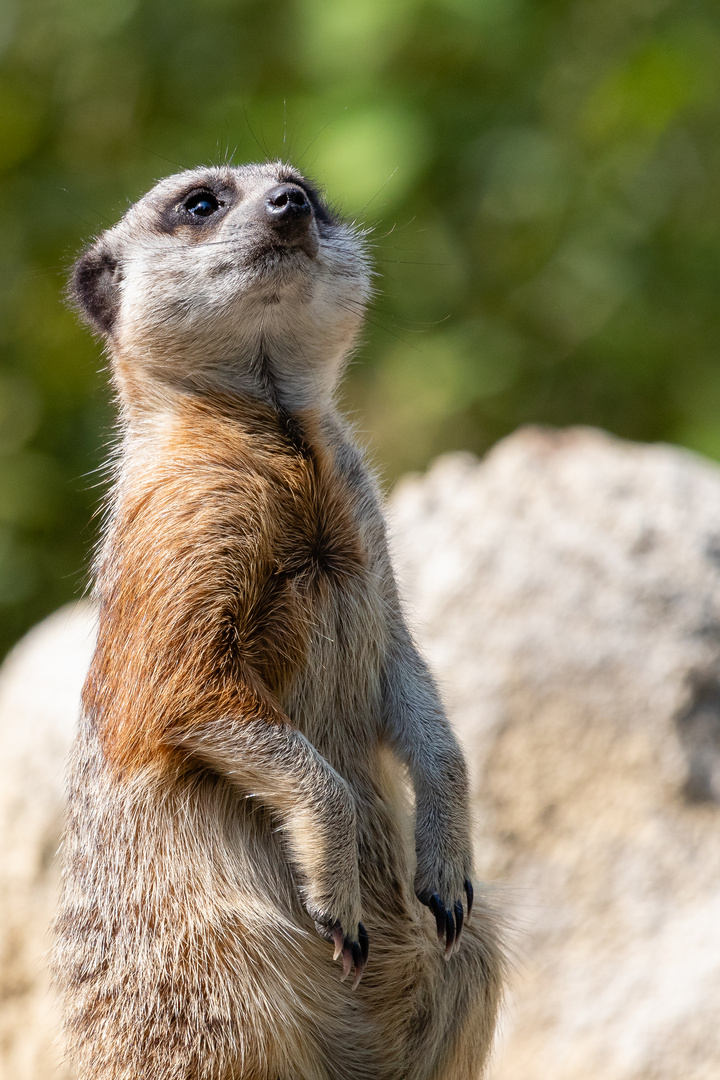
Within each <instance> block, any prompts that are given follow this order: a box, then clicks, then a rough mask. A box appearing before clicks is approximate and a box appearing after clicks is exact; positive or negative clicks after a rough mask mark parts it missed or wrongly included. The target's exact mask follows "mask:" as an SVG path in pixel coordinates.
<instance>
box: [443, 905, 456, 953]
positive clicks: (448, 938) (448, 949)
mask: <svg viewBox="0 0 720 1080" xmlns="http://www.w3.org/2000/svg"><path fill="white" fill-rule="evenodd" d="M454 943H455V920H454V919H453V917H452V913H451V912H450V911H446V912H445V958H446V959H447V957H449V956H450V954H451V953H452V951H453V944H454Z"/></svg>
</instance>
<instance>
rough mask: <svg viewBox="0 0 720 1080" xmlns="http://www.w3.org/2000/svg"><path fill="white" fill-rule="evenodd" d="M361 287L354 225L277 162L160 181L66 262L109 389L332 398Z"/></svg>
mask: <svg viewBox="0 0 720 1080" xmlns="http://www.w3.org/2000/svg"><path fill="white" fill-rule="evenodd" d="M369 292H370V276H369V268H368V262H367V258H366V255H365V251H364V248H363V244H362V239H361V235H360V233H359V232H358V231H357V230H355V229H354V228H353V227H351V226H349V225H347V224H344V223H343V222H341V221H340V220H339V219H338V218H337V217H336V216H335V215H334V214H333V213H332V212H331V211H330V210H329V209H328V207H327V206H326V204H325V203H324V202H323V200H322V199H321V197H320V195H319V194H318V192H317V191H316V189H315V188H314V187H313V186H312V185H311V184H310V183H308V181H307V180H306V179H305V178H304V177H303V176H301V175H300V173H298V172H296V171H295V170H294V169H292V168H290V167H289V166H287V165H284V164H282V163H279V162H275V163H272V164H264V165H246V166H243V167H241V168H231V167H219V168H207V169H196V170H193V171H190V172H183V173H178V174H177V175H175V176H170V177H168V178H167V179H165V180H161V181H160V183H158V184H157V185H156V186H155V187H154V188H153V189H152V190H151V191H150V192H149V193H148V194H147V195H145V196H144V197H143V198H142V199H140V200H139V201H138V202H137V203H136V204H135V205H134V206H132V207H131V208H130V210H129V211H128V212H127V213H126V215H125V216H124V217H123V218H122V220H121V221H120V222H119V223H118V224H117V225H116V226H115V227H114V228H112V229H110V230H109V231H108V232H106V233H104V234H103V235H102V236H100V237H99V239H98V240H97V242H96V243H95V244H94V245H93V246H92V247H90V248H89V249H88V250H87V251H86V252H85V253H84V254H83V255H82V256H81V257H80V258H79V259H78V261H77V262H76V264H75V267H74V270H73V274H72V279H71V283H70V295H71V297H72V299H73V301H74V302H75V304H76V306H77V307H78V308H79V309H80V311H81V312H82V314H83V315H84V317H85V318H86V320H87V321H88V322H89V323H90V324H91V326H92V327H93V328H94V329H95V330H96V331H98V332H99V333H100V334H102V335H103V337H104V338H105V340H106V343H107V346H108V349H109V352H110V356H111V360H112V364H113V368H114V372H115V376H116V378H117V381H118V383H119V386H120V391H121V394H124V395H125V396H128V395H131V394H132V392H133V388H137V387H140V386H142V385H143V383H147V382H151V383H153V384H154V385H155V386H156V388H157V389H159V390H162V388H163V385H164V386H165V387H167V386H182V385H188V386H208V385H211V386H212V385H215V386H217V387H219V388H223V389H237V390H240V391H246V392H251V393H254V394H257V395H259V396H262V395H263V387H267V381H268V378H269V379H270V380H271V381H272V383H273V391H274V392H275V393H276V394H277V395H278V396H279V397H280V398H281V399H282V400H283V401H284V402H285V403H286V404H287V405H290V406H299V405H310V404H318V403H319V399H320V401H321V400H322V398H323V397H325V396H330V395H332V391H333V389H334V387H335V385H336V383H337V381H338V378H339V375H340V372H341V370H342V366H343V362H344V360H345V358H346V357H347V355H348V352H349V350H350V349H351V347H352V345H353V343H354V340H355V337H356V335H357V331H358V328H359V326H360V323H361V321H362V315H363V311H364V307H365V304H366V302H367V299H368V296H369Z"/></svg>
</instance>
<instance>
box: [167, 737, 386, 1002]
mask: <svg viewBox="0 0 720 1080" xmlns="http://www.w3.org/2000/svg"><path fill="white" fill-rule="evenodd" d="M179 741H180V745H181V746H182V747H183V748H184V749H186V750H189V751H190V752H191V753H193V754H194V755H195V756H197V757H198V758H200V759H201V760H202V761H204V762H205V763H206V764H207V765H209V766H210V767H211V768H213V769H214V770H215V771H216V772H218V773H220V774H221V775H223V776H225V777H226V778H227V779H228V780H229V781H231V782H232V783H233V784H235V785H237V786H238V787H239V788H240V790H241V791H242V792H243V793H244V794H245V795H250V796H254V797H256V798H258V799H260V800H262V802H264V803H265V805H267V806H268V807H269V808H270V809H271V810H272V811H273V812H274V813H275V814H276V815H277V817H278V819H279V821H280V823H281V828H282V830H283V832H284V834H285V837H286V839H287V845H288V848H289V854H290V860H291V862H292V863H293V865H294V866H295V867H296V869H297V870H298V871H299V874H300V876H301V879H302V882H303V902H304V906H305V908H306V910H307V912H308V914H309V915H310V917H311V918H312V919H313V921H314V923H315V927H316V929H317V931H318V933H319V934H320V935H321V936H322V937H324V938H325V939H326V940H327V941H331V942H333V943H334V945H335V957H334V959H338V958H339V957H340V956H342V960H343V973H342V979H343V980H344V979H346V978H347V976H348V975H349V974H350V971H351V969H352V968H353V967H354V969H355V975H354V979H353V984H352V985H353V989H354V988H355V987H356V986H357V984H358V983H359V982H360V979H361V978H362V973H363V969H364V967H365V963H366V961H367V957H368V950H369V943H368V935H367V932H366V930H365V927H364V926H363V924H362V923H361V922H360V915H361V906H360V905H361V901H360V879H359V872H358V849H357V838H356V820H355V819H356V812H355V802H354V799H353V795H352V792H351V791H350V788H349V786H348V784H347V783H346V781H345V780H344V779H343V778H342V777H341V776H340V775H339V774H338V773H337V772H336V771H335V770H334V769H333V768H332V767H331V766H330V765H329V764H328V762H327V761H326V760H325V758H323V757H322V755H321V754H319V753H318V751H317V750H316V749H315V747H314V746H313V745H312V744H311V743H310V742H309V741H308V740H307V739H306V738H305V737H304V736H303V735H302V734H301V733H300V732H299V731H297V730H296V729H295V728H293V727H292V725H291V724H290V723H289V722H278V721H277V720H276V719H275V718H274V717H273V718H257V719H252V720H247V719H245V718H239V719H236V720H233V719H232V718H231V717H225V718H224V719H223V723H222V724H217V723H208V724H205V725H204V726H202V727H200V728H194V729H193V730H191V731H188V732H185V733H183V734H182V736H181V738H180V740H179Z"/></svg>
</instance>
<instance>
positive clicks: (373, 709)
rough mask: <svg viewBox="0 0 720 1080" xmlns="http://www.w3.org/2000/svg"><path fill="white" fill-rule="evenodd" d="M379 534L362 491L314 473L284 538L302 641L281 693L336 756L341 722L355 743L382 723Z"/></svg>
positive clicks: (288, 596) (291, 606)
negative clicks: (380, 716) (302, 505)
mask: <svg viewBox="0 0 720 1080" xmlns="http://www.w3.org/2000/svg"><path fill="white" fill-rule="evenodd" d="M376 534H377V523H376V521H375V520H374V519H373V515H372V513H370V512H369V510H368V507H367V506H366V505H365V504H364V502H363V499H362V497H361V495H360V494H359V493H358V492H357V491H356V490H355V489H354V488H353V486H352V484H351V483H348V482H347V480H346V479H345V478H344V477H342V476H341V475H340V476H338V475H336V474H334V475H332V476H331V477H330V478H329V479H328V480H325V479H324V478H320V480H319V481H318V480H317V478H313V483H312V485H311V492H310V495H309V498H308V502H307V505H306V506H305V507H304V508H303V511H302V512H300V513H299V514H296V515H295V516H294V521H293V526H292V527H291V528H290V529H289V530H288V532H287V534H286V535H285V537H284V543H283V544H282V545H281V549H282V550H281V553H280V559H279V568H278V573H279V577H280V579H281V580H282V581H283V600H282V602H281V603H282V606H285V605H287V608H288V610H292V612H293V613H294V616H295V618H294V620H293V619H291V620H288V622H287V624H286V625H291V624H292V623H293V622H294V623H295V625H296V626H297V627H298V628H299V629H300V633H301V636H302V648H301V653H300V656H299V663H298V664H297V665H296V666H295V667H294V670H293V671H292V673H291V677H290V679H289V680H288V681H287V683H286V684H285V685H284V686H283V687H282V688H281V692H280V695H279V696H280V698H281V700H282V703H283V705H284V707H285V708H286V710H287V711H288V713H289V715H290V716H291V718H292V719H293V720H294V722H296V723H297V724H298V726H299V727H300V729H301V730H303V731H304V732H305V733H306V734H307V735H308V736H309V737H310V738H311V739H312V740H313V741H314V742H315V743H316V744H319V745H321V746H322V745H324V743H325V742H326V741H327V743H328V752H329V753H331V756H332V754H333V752H334V749H336V748H337V742H338V740H337V724H338V723H341V724H342V725H343V726H344V727H345V728H346V731H347V733H348V735H353V739H352V742H353V745H355V746H356V747H359V746H360V745H361V744H362V743H363V742H365V741H367V740H370V741H372V739H373V738H374V734H375V729H376V726H377V718H378V716H379V711H380V699H379V693H380V691H379V687H380V674H381V668H382V662H383V656H384V653H385V638H386V626H385V606H384V603H383V599H382V595H381V589H380V580H381V575H380V573H379V571H378V565H377V563H378V551H377V550H376V549H377V547H378V537H377V535H376ZM333 732H334V733H333ZM326 736H327V738H326Z"/></svg>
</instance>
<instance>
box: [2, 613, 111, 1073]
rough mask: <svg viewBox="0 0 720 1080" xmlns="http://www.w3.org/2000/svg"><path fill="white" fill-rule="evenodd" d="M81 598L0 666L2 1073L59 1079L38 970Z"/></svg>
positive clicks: (85, 616) (80, 650)
mask: <svg viewBox="0 0 720 1080" xmlns="http://www.w3.org/2000/svg"><path fill="white" fill-rule="evenodd" d="M93 640H94V620H93V611H92V607H91V606H90V605H89V604H78V605H76V606H70V607H66V608H62V609H61V610H60V611H57V612H56V613H55V614H54V615H51V616H50V618H49V619H46V620H45V621H44V622H42V623H41V624H40V625H39V626H36V627H35V629H34V630H31V631H30V633H29V634H27V635H26V637H25V638H23V640H22V641H21V642H20V644H19V645H17V646H16V647H15V649H14V650H13V652H12V653H11V654H10V656H8V658H7V660H6V661H5V663H4V664H3V666H2V669H1V670H0V1080H65V1078H66V1077H67V1076H68V1075H69V1074H68V1072H67V1069H66V1068H64V1067H63V1066H62V1064H61V1062H62V1058H61V1055H60V1053H59V1050H58V1045H57V1042H58V1040H57V1026H58V1019H57V1010H56V1006H55V1000H54V995H53V994H52V992H51V991H50V990H49V979H48V976H47V969H46V957H47V951H48V948H49V946H50V940H49V934H48V925H49V923H50V920H51V918H52V916H53V913H54V909H55V903H56V895H57V885H58V873H57V869H58V868H57V860H56V859H55V853H56V851H57V848H58V844H59V842H60V833H61V829H62V808H63V773H64V768H65V758H66V756H67V751H68V747H69V744H70V738H71V735H72V730H73V727H74V725H75V718H76V715H77V708H78V701H79V695H80V688H81V686H82V681H83V679H84V677H85V671H86V669H87V666H88V664H89V662H90V655H91V652H92V644H93Z"/></svg>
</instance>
